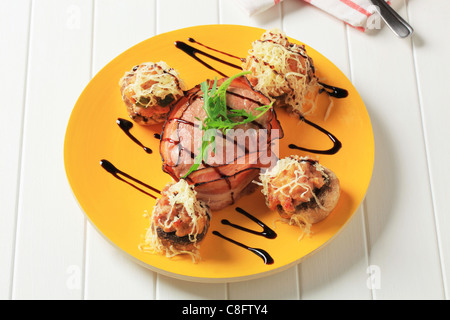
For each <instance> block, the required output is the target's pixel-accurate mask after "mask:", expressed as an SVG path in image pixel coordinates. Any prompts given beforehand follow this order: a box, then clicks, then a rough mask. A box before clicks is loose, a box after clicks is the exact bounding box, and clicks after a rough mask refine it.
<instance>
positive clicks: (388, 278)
mask: <svg viewBox="0 0 450 320" xmlns="http://www.w3.org/2000/svg"><path fill="white" fill-rule="evenodd" d="M399 13H400V14H401V15H402V16H406V10H405V5H404V2H403V6H401V8H400V10H399ZM348 35H349V43H350V47H349V48H350V57H351V67H352V79H353V83H354V84H355V86H356V88H357V89H358V91H359V93H360V94H361V96H362V97H363V100H364V101H365V103H366V106H367V108H368V110H369V114H370V116H371V120H372V125H373V129H374V136H375V146H376V156H375V167H374V173H373V179H372V182H371V186H370V188H369V191H368V194H367V202H366V203H367V212H366V214H367V218H368V220H367V231H368V239H369V253H370V255H369V264H370V265H371V266H373V267H375V269H376V270H378V271H377V273H378V276H379V279H378V280H379V285H378V286H377V288H374V290H373V294H374V298H375V299H433V298H435V299H439V298H442V297H443V290H442V276H441V269H440V261H439V252H438V246H437V240H436V239H437V238H436V237H437V235H436V229H435V225H434V213H433V206H432V201H431V192H430V183H429V177H428V172H427V171H426V170H425V169H424V168H427V160H426V150H425V145H424V137H423V132H422V122H421V115H420V108H419V99H418V95H417V88H416V82H415V72H414V61H413V54H412V50H411V40H410V39H403V40H402V39H399V38H397V37H395V36H394V34H393V33H392V32H391V31H390V30H389V29H388V28H382V30H380V31H379V32H376V33H374V34H373V35H368V34H364V33H361V32H358V31H357V30H349V34H348Z"/></svg>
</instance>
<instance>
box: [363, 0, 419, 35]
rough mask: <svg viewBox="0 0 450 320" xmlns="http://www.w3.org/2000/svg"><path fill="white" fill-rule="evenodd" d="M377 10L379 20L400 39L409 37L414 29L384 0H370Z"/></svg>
mask: <svg viewBox="0 0 450 320" xmlns="http://www.w3.org/2000/svg"><path fill="white" fill-rule="evenodd" d="M371 1H372V3H373V4H374V5H376V6H377V7H378V9H379V13H380V15H381V18H383V20H384V22H386V24H387V25H388V27H389V28H390V29H391V30H392V31H393V32H394V33H395V34H396V35H397V36H399V37H400V38H406V37H408V36H410V35H411V34H412V33H413V32H414V29H413V28H412V27H411V26H410V25H409V24H408V22H406V21H405V20H404V19H403V18H402V17H401V16H400V15H399V14H398V13H397V12H396V11H395V10H394V9H392V8H391V6H390V5H388V4H387V3H386V2H385V1H384V0H371Z"/></svg>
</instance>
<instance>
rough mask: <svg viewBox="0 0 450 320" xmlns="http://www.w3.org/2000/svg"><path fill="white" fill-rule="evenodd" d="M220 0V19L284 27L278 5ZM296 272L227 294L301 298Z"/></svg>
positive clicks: (242, 285)
mask: <svg viewBox="0 0 450 320" xmlns="http://www.w3.org/2000/svg"><path fill="white" fill-rule="evenodd" d="M219 4H220V14H219V18H220V22H221V23H224V24H238V25H247V26H252V27H258V28H262V29H271V28H282V23H281V21H282V13H281V11H282V10H281V6H279V5H277V6H274V7H272V8H270V9H268V10H267V11H265V12H262V13H261V14H258V15H255V16H251V17H248V16H247V15H246V14H245V13H243V12H242V11H241V10H240V9H239V8H238V7H237V6H236V5H235V3H234V2H233V1H220V2H219ZM249 47H250V43H249ZM297 272H298V270H297V266H294V267H291V268H289V269H288V270H285V271H283V272H280V273H277V274H275V275H272V276H268V277H263V278H259V279H255V280H250V281H242V282H234V283H229V284H228V296H229V298H230V299H269V300H271V299H298V297H299V295H298V278H297ZM269 288H270V289H269Z"/></svg>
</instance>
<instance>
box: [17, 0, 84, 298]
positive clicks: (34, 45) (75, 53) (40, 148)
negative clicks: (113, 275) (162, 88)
mask: <svg viewBox="0 0 450 320" xmlns="http://www.w3.org/2000/svg"><path fill="white" fill-rule="evenodd" d="M91 14H92V2H91V1H77V2H74V1H61V0H41V1H36V2H33V10H32V19H31V37H30V49H29V50H30V55H29V56H30V59H29V71H28V82H27V95H26V105H25V122H24V139H23V160H22V168H21V170H22V174H21V180H20V197H19V208H18V223H17V225H18V227H17V243H16V255H15V258H16V259H15V268H14V283H13V295H12V297H13V298H14V299H79V298H81V296H82V289H83V288H82V279H83V260H84V257H83V242H84V217H83V215H82V214H81V212H80V209H79V207H78V205H77V204H76V201H75V199H74V197H73V195H72V192H71V190H70V187H69V185H68V182H67V179H66V174H65V171H64V162H63V146H64V135H65V130H66V125H67V121H68V119H69V116H70V112H71V110H72V108H73V106H74V104H75V101H76V99H77V98H78V95H79V94H80V92H81V90H82V89H83V87H84V85H86V83H87V82H88V80H89V72H90V70H89V66H90V60H91V32H92V26H91V21H92V16H91Z"/></svg>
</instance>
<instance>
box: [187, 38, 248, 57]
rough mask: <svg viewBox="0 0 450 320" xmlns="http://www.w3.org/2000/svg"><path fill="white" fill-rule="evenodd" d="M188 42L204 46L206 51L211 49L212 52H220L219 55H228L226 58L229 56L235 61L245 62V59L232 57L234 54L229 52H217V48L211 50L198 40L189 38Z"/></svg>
mask: <svg viewBox="0 0 450 320" xmlns="http://www.w3.org/2000/svg"><path fill="white" fill-rule="evenodd" d="M188 41H189V42H192V43H196V44H198V45H200V46H202V47H205V48H206V49H209V50H212V51H215V52H219V53H221V54H224V55H226V56H229V57H232V58H235V59H239V60H241V61H245V59H244V58H240V57H238V56H235V55H232V54H230V53H228V52H224V51H220V50H217V49H215V48H211V47H209V46H207V45H204V44H203V43H200V42H198V41H196V40H195V39H193V38H188Z"/></svg>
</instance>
